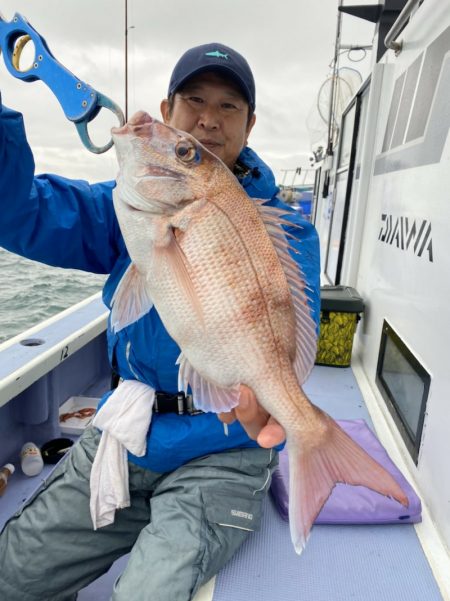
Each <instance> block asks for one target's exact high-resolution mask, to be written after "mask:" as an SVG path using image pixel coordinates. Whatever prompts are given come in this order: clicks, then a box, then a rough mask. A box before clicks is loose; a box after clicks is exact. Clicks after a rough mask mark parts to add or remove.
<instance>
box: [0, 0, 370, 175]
mask: <svg viewBox="0 0 450 601" xmlns="http://www.w3.org/2000/svg"><path fill="white" fill-rule="evenodd" d="M364 3H367V2H363V1H360V2H358V1H357V0H352V1H348V2H347V4H364ZM337 5H338V0H246V1H245V0H221V1H218V0H189V2H182V1H181V0H128V25H129V27H130V29H129V36H128V40H129V45H128V54H129V114H132V113H133V112H134V111H136V110H139V109H144V110H146V111H147V112H149V113H150V114H151V115H152V116H156V117H159V105H160V101H161V99H162V98H164V97H165V96H166V90H167V84H168V80H169V77H170V73H171V71H172V68H173V66H174V64H175V62H176V61H177V60H178V58H179V56H180V55H181V54H182V53H183V52H184V51H185V50H186V49H187V48H189V47H191V46H194V45H197V44H202V43H206V42H212V41H217V42H222V43H224V44H226V45H229V46H232V47H233V48H235V49H236V50H238V51H239V52H241V53H242V54H243V55H244V56H245V57H246V58H247V60H248V62H249V63H250V65H251V67H252V70H253V73H254V76H255V80H256V89H257V92H256V115H257V123H256V126H255V128H254V130H253V132H252V135H251V137H250V145H251V146H252V147H253V148H254V149H255V150H256V151H257V152H258V153H259V154H260V155H261V157H262V158H263V159H264V160H265V161H266V162H268V163H269V164H270V165H271V166H272V168H273V169H274V171H275V174H276V177H277V181H278V182H280V181H282V178H283V173H282V171H281V170H282V169H294V168H296V167H298V166H307V165H308V160H307V156H308V153H309V152H310V139H309V135H308V129H307V127H306V120H307V118H308V115H310V117H309V118H310V122H311V119H312V121H313V122H316V121H317V117H316V116H314V114H313V113H311V110H312V107H313V106H314V105H315V103H316V101H317V94H318V91H319V88H320V86H321V85H322V83H323V82H324V81H325V79H326V78H327V76H328V75H329V74H330V67H329V65H330V61H331V60H332V57H333V54H334V38H335V30H336V19H337ZM124 6H125V3H124V0H33V1H32V2H31V1H30V0H27V1H25V0H1V4H0V9H1V11H2V13H3V17H4V18H5V19H6V20H7V21H9V20H10V19H11V18H12V17H13V15H14V13H15V12H18V13H20V14H22V15H24V16H25V17H26V18H27V19H28V21H29V22H30V23H31V24H32V25H33V27H34V28H35V29H36V30H37V31H38V32H39V33H40V34H41V35H42V36H43V37H44V38H45V39H46V41H47V44H48V46H49V47H50V49H51V51H52V53H53V54H54V56H55V57H56V58H57V59H58V60H59V61H60V62H61V63H62V64H63V65H64V66H65V67H66V68H67V69H69V70H70V71H72V72H73V73H74V74H76V75H77V76H78V77H79V78H80V79H82V80H83V81H85V82H86V83H89V84H90V85H91V86H92V87H94V88H95V89H97V90H99V91H101V92H102V93H104V94H105V95H107V96H109V97H110V98H112V99H113V100H115V101H116V102H117V103H118V104H119V105H120V106H121V107H122V109H123V108H124V27H125V25H124ZM373 32H374V26H373V25H372V24H370V23H366V22H364V21H362V20H360V19H356V18H355V17H351V16H345V17H344V22H343V32H342V41H343V42H344V43H352V44H356V43H360V44H370V43H371V42H372V37H373ZM31 50H32V45H31V44H29V45H28V46H27V48H26V50H25V51H24V53H23V61H24V66H25V65H28V64H29V63H31V61H32V56H33V55H32V51H31ZM370 60H371V57H370V52H369V54H368V56H367V57H366V59H365V60H363V61H362V62H358V63H355V62H349V61H348V59H347V58H346V57H343V59H342V66H347V67H351V68H356V69H359V70H360V71H361V73H362V75H363V77H364V78H365V76H366V75H367V73H368V71H369V67H370ZM0 89H1V90H2V96H3V103H4V104H5V105H7V106H9V107H11V108H15V109H17V110H20V111H22V112H23V113H24V116H25V123H26V129H27V133H28V137H29V140H30V144H31V146H32V148H33V151H34V154H35V159H36V171H37V173H40V172H44V171H47V172H53V173H59V174H61V175H65V176H67V177H76V178H80V179H87V180H89V181H99V180H104V179H111V178H114V177H115V174H116V171H117V163H116V159H115V154H114V151H113V150H110V151H109V152H107V153H106V154H104V155H101V156H96V155H93V154H91V153H90V152H88V151H87V150H85V149H84V147H83V146H82V145H81V142H80V141H79V139H78V135H77V133H76V131H75V127H74V126H73V124H72V123H70V122H69V121H68V120H66V118H65V117H64V114H63V111H62V109H61V107H60V106H59V104H58V102H57V101H56V99H55V98H54V96H53V95H52V94H51V92H50V91H49V90H48V88H47V87H46V86H45V85H44V84H43V83H41V82H35V83H23V82H21V81H19V80H17V79H15V78H13V77H12V76H11V75H10V74H9V72H8V71H7V70H6V67H5V65H4V63H3V59H2V58H1V57H0ZM114 124H115V122H114V118H113V117H112V116H111V114H109V113H107V112H106V111H102V113H100V115H99V117H98V118H97V119H96V120H95V122H94V123H93V126H92V128H91V134H92V137H93V139H94V141H95V142H96V143H98V144H103V143H104V142H105V141H106V140H107V138H108V135H109V134H108V132H109V128H110V126H111V125H114ZM291 181H292V175H288V176H287V178H286V183H291ZM296 181H297V182H298V180H296Z"/></svg>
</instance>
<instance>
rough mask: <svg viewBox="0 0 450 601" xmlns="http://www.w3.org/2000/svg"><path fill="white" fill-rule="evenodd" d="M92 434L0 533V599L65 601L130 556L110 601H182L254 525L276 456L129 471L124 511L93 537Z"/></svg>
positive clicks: (226, 457) (235, 455)
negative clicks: (161, 471)
mask: <svg viewBox="0 0 450 601" xmlns="http://www.w3.org/2000/svg"><path fill="white" fill-rule="evenodd" d="M99 439H100V434H99V433H98V432H97V430H95V429H94V428H91V429H89V430H87V431H86V432H85V433H84V434H83V436H82V437H81V439H80V441H79V442H78V443H77V444H76V445H75V446H74V448H73V450H72V452H71V453H70V455H69V457H68V458H67V459H66V460H65V461H64V462H62V464H61V465H59V466H58V467H57V468H56V470H55V471H54V472H53V474H52V475H51V476H50V478H49V479H48V481H47V482H45V484H44V486H43V488H41V489H40V490H39V492H38V493H37V494H36V495H35V496H34V498H32V499H30V500H29V501H28V503H27V504H26V506H25V507H24V508H22V509H21V511H20V512H18V513H17V514H16V515H15V516H13V518H11V520H10V521H9V522H8V524H7V525H6V526H5V528H4V530H3V532H2V534H1V536H0V599H5V601H6V600H7V601H64V600H68V599H75V598H76V592H77V591H79V590H80V589H82V588H84V587H85V586H87V585H88V584H89V583H90V582H92V581H93V580H95V579H96V578H98V577H99V576H101V575H102V574H103V573H105V572H106V571H107V570H108V569H109V567H110V566H111V564H112V563H113V562H114V561H115V560H116V559H117V558H118V557H120V556H122V555H124V554H125V553H128V552H129V551H131V555H130V559H129V562H128V564H127V567H126V569H125V570H124V572H123V574H122V575H121V577H120V579H119V580H118V582H116V585H115V587H114V591H112V597H111V599H112V600H113V601H130V600H133V601H189V600H190V599H191V598H192V597H193V595H194V594H195V592H196V591H197V589H198V588H199V587H200V586H201V585H202V584H203V583H205V582H207V581H208V580H209V579H210V578H211V577H212V576H214V575H215V574H216V573H217V572H218V571H219V570H220V569H221V568H222V566H223V565H224V564H225V563H226V562H227V561H228V560H229V559H230V557H231V556H232V555H233V553H234V552H235V551H236V549H237V548H238V547H239V546H240V545H241V543H242V542H243V541H244V540H245V538H246V537H247V535H248V534H249V532H251V531H252V530H256V529H258V527H259V523H260V515H261V503H262V499H263V497H264V496H265V494H266V492H267V489H268V486H269V484H270V477H271V474H272V471H273V469H274V467H275V465H276V463H277V460H278V458H277V453H276V452H273V451H270V450H266V449H259V448H258V449H239V450H233V451H229V452H225V453H218V454H213V455H208V456H205V457H201V458H199V459H195V460H193V461H191V462H189V463H188V464H186V465H184V466H183V467H181V468H179V469H177V470H175V471H174V472H171V473H167V474H157V473H155V472H151V471H148V470H144V469H142V468H140V467H138V466H135V465H133V464H129V479H130V497H131V506H130V507H129V508H127V509H122V510H120V511H117V512H116V517H115V522H114V524H111V525H110V526H106V527H104V528H101V529H99V530H97V531H94V530H93V529H92V522H91V518H90V514H89V475H90V471H91V466H92V462H93V458H94V456H95V452H96V449H97V446H98V443H99Z"/></svg>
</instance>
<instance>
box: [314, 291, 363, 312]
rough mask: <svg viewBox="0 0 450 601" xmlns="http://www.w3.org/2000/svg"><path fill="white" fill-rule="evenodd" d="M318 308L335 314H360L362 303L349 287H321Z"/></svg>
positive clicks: (356, 293) (355, 292)
mask: <svg viewBox="0 0 450 601" xmlns="http://www.w3.org/2000/svg"><path fill="white" fill-rule="evenodd" d="M320 308H321V310H322V311H334V312H336V313H362V312H363V311H364V301H363V299H362V298H361V297H360V296H359V294H358V292H357V291H356V290H355V289H354V288H351V287H350V286H322V287H321V288H320Z"/></svg>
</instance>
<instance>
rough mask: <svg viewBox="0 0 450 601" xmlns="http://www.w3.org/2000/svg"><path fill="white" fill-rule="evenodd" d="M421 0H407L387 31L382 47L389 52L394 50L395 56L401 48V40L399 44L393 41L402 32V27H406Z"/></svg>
mask: <svg viewBox="0 0 450 601" xmlns="http://www.w3.org/2000/svg"><path fill="white" fill-rule="evenodd" d="M422 1H423V0H408V2H407V3H406V4H405V6H404V8H403V10H402V12H401V13H400V14H399V16H398V17H397V20H396V21H395V22H394V24H393V25H392V27H391V28H390V30H389V31H388V33H387V35H386V37H385V38H384V45H385V46H386V48H388V49H389V50H394V51H395V54H399V53H400V52H401V51H402V48H403V40H400V42H396V41H395V39H396V38H397V36H398V35H399V33H400V32H401V31H402V29H403V27H404V26H405V25H406V22H407V21H408V19H409V17H410V16H411V14H412V13H413V12H414V10H415V9H416V8H418V7H419V4H420V3H421V2H422Z"/></svg>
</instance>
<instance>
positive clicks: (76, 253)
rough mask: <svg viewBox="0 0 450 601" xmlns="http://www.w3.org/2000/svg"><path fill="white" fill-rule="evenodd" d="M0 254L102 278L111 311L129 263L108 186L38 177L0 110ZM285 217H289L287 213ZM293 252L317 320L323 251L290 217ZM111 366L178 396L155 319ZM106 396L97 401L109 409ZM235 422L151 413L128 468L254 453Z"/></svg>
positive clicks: (172, 348) (261, 184)
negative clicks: (140, 448)
mask: <svg viewBox="0 0 450 601" xmlns="http://www.w3.org/2000/svg"><path fill="white" fill-rule="evenodd" d="M240 162H241V163H243V164H244V165H245V166H246V167H247V168H248V170H247V171H246V172H243V173H242V175H241V176H240V177H239V179H240V183H241V184H242V186H243V187H244V188H245V190H246V192H247V193H248V194H249V196H251V197H253V198H265V199H271V200H270V204H272V205H273V206H284V207H286V205H283V203H282V202H281V201H280V200H279V199H277V198H276V194H277V192H278V188H277V187H276V185H275V181H274V177H273V174H272V172H271V170H270V169H269V168H268V167H267V165H265V164H264V163H263V161H262V160H261V159H260V158H259V157H258V156H257V155H256V154H255V153H254V152H253V151H252V150H251V149H249V148H245V149H244V150H243V151H242V153H241V156H240ZM0 165H1V169H0V212H1V213H0V214H1V220H0V245H1V246H3V247H4V248H6V249H7V250H9V251H12V252H14V253H18V254H20V255H22V256H24V257H27V258H29V259H33V260H35V261H40V262H42V263H46V264H48V265H54V266H57V267H67V268H75V269H81V270H85V271H90V272H94V273H107V274H109V277H108V279H107V281H106V284H105V286H104V289H103V300H104V302H105V304H106V305H107V306H108V307H110V304H111V298H112V296H113V293H114V290H115V288H116V286H117V284H118V282H119V281H120V278H121V277H122V275H123V273H124V271H125V270H126V268H127V267H128V265H129V263H130V258H129V256H128V252H127V249H126V247H125V244H124V241H123V238H122V235H121V232H120V229H119V225H118V222H117V219H116V216H115V213H114V209H113V204H112V189H113V188H114V185H115V183H114V182H105V183H98V184H93V185H90V184H88V183H87V182H85V181H78V180H69V179H65V178H62V177H60V176H57V175H40V176H37V177H34V161H33V156H32V153H31V150H30V147H29V145H28V143H27V140H26V137H25V132H24V128H23V122H22V117H21V115H20V114H19V113H17V112H14V111H11V110H9V109H7V108H6V107H3V109H1V104H0ZM286 210H287V211H289V210H290V209H289V208H288V207H286ZM291 213H292V217H291V219H292V221H294V222H296V223H300V224H301V225H302V228H303V229H301V230H298V228H293V229H292V233H293V234H294V235H296V236H297V237H298V239H299V241H298V243H294V244H296V246H297V247H298V249H299V250H300V253H301V254H300V255H295V259H296V260H297V261H298V262H299V263H300V264H301V268H302V270H303V273H304V275H305V278H306V281H307V283H308V286H309V288H310V290H311V292H310V305H311V309H312V314H313V317H314V319H315V320H316V322H317V323H318V320H319V311H320V309H319V292H320V285H319V272H320V261H319V244H318V238H317V234H316V231H315V229H314V227H313V226H312V225H311V224H310V223H308V222H305V221H302V220H301V219H300V218H299V216H298V215H297V214H296V213H295V212H294V211H291ZM108 349H109V357H110V360H112V358H113V355H114V357H115V362H116V364H117V369H118V372H119V374H120V375H121V376H122V377H123V378H126V379H138V380H140V381H142V382H145V383H147V384H149V385H150V386H152V387H153V388H155V389H156V390H163V391H165V392H176V391H177V375H178V367H177V366H176V365H175V361H176V359H177V357H178V355H179V353H180V349H179V347H178V346H177V345H176V343H175V342H174V341H173V340H172V339H171V338H170V336H169V335H168V333H167V331H166V329H165V328H164V326H163V325H162V323H161V320H160V318H159V316H158V313H157V312H156V310H155V309H152V310H151V311H150V312H149V313H148V314H147V315H145V316H144V317H142V318H141V319H139V320H138V321H137V322H135V323H134V324H132V325H130V326H128V327H126V328H124V329H123V330H121V331H120V332H119V333H117V334H113V333H112V332H111V330H110V329H108ZM107 397H108V395H106V396H105V397H104V399H103V400H102V402H105V401H106V400H107ZM254 446H257V445H256V443H255V442H254V441H252V440H250V439H249V438H248V436H247V435H246V433H245V431H244V430H243V428H242V427H241V426H240V424H239V423H237V422H235V423H234V424H232V425H231V426H229V435H228V436H225V434H224V429H223V425H222V424H221V422H219V420H218V419H217V417H216V416H215V415H214V414H201V415H196V416H178V415H175V414H155V415H154V416H153V420H152V425H151V427H150V430H149V436H148V443H147V453H146V455H145V457H135V456H133V455H130V460H131V461H132V462H133V463H136V464H138V465H141V466H143V467H146V468H148V469H151V470H154V471H157V472H165V471H170V470H173V469H176V468H177V467H179V466H180V465H182V464H184V463H186V462H187V461H189V460H190V459H193V458H195V457H198V456H201V455H206V454H209V453H215V452H220V451H222V450H226V449H230V448H236V447H254Z"/></svg>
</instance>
